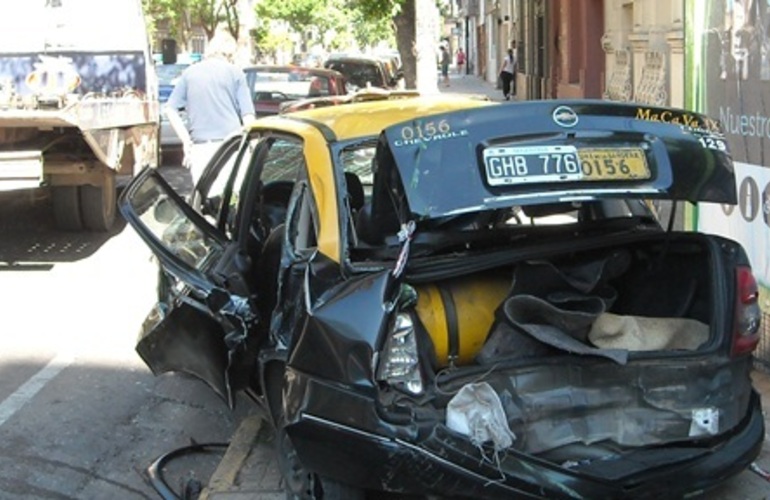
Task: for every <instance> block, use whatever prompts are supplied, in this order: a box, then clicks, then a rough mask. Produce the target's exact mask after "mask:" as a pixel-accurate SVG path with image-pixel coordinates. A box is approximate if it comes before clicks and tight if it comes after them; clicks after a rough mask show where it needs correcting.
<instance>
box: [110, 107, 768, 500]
mask: <svg viewBox="0 0 770 500" xmlns="http://www.w3.org/2000/svg"><path fill="white" fill-rule="evenodd" d="M649 200H674V201H689V202H712V203H726V204H735V202H736V186H735V178H734V175H733V163H732V160H731V157H730V153H729V150H728V147H727V143H726V142H725V139H724V137H723V135H722V132H721V130H720V127H719V124H718V123H716V122H714V121H712V120H709V119H708V118H707V117H704V116H700V115H697V114H693V113H689V112H687V111H683V110H674V109H664V108H649V107H644V106H637V105H635V104H628V103H626V104H620V103H610V102H605V101H591V100H586V101H561V100H556V101H536V102H516V103H492V102H489V101H483V100H479V99H471V98H462V97H458V96H446V95H443V96H400V97H398V98H395V99H390V98H388V97H387V96H384V95H383V96H382V97H381V98H380V99H372V100H369V101H368V102H359V103H349V104H344V105H339V106H329V107H319V108H318V109H312V110H307V111H298V112H295V113H291V114H286V115H279V116H272V117H268V118H264V119H260V120H257V122H256V123H255V124H254V125H253V126H251V127H250V128H249V129H248V130H245V131H243V133H241V134H238V135H236V136H233V137H231V138H230V139H229V140H228V141H226V142H225V143H224V144H223V145H222V147H221V149H220V150H219V152H218V154H217V155H216V156H215V158H213V159H212V161H211V163H210V164H209V166H208V169H207V171H206V174H205V175H204V176H203V177H202V179H201V181H200V182H199V184H198V185H197V186H196V188H195V191H194V193H193V194H192V195H191V197H190V198H189V199H184V198H183V197H181V196H180V195H179V194H177V193H176V192H174V190H173V189H171V187H169V184H168V183H167V182H166V181H165V180H164V178H163V175H162V171H159V170H156V169H147V170H145V171H143V172H142V173H141V174H140V175H138V176H137V177H136V178H135V179H134V180H133V181H132V183H131V184H130V185H129V186H128V187H127V188H126V190H125V191H124V192H123V194H122V196H121V199H120V209H121V211H122V213H123V215H124V216H125V217H126V219H127V220H128V222H129V223H130V224H131V225H132V226H133V228H134V229H135V230H136V231H137V232H138V233H139V234H140V235H141V237H142V238H143V239H144V240H145V241H146V243H147V244H148V245H149V246H150V247H151V249H152V250H153V252H154V253H155V254H156V255H157V258H158V261H159V264H160V268H161V274H160V278H161V279H160V285H159V301H158V303H157V305H156V307H155V308H154V309H153V310H152V311H151V313H150V315H149V316H148V318H147V320H146V321H145V322H144V324H143V325H142V328H141V332H140V336H139V341H138V345H137V351H138V353H139V354H140V355H141V357H142V358H143V359H144V361H145V362H146V363H147V364H148V365H149V367H150V368H151V369H152V371H153V372H154V373H155V374H160V373H163V372H168V371H179V372H185V373H188V374H192V375H194V376H196V377H199V378H200V379H202V380H203V381H205V382H206V383H207V384H208V385H209V386H210V387H211V388H212V389H214V390H215V391H216V392H217V393H218V394H219V395H220V396H221V397H222V398H224V400H225V401H227V402H228V403H230V404H232V403H233V397H234V394H235V393H236V392H237V391H243V392H244V393H247V394H249V395H251V396H253V398H254V400H255V401H257V402H258V403H260V404H262V405H264V407H265V408H266V410H267V412H266V414H267V415H269V417H270V419H271V420H272V423H273V424H274V426H275V430H276V443H277V449H278V452H277V453H278V462H279V464H280V467H281V471H282V473H283V475H284V477H285V485H286V488H287V490H288V493H289V497H290V498H315V499H318V498H325V499H351V498H364V495H365V494H367V492H371V491H379V492H390V493H391V494H393V495H395V497H396V498H403V497H401V496H399V495H431V496H433V497H452V498H463V497H468V498H477V499H479V498H485V499H492V498H501V499H510V498H524V497H527V498H532V497H544V498H635V499H636V498H656V499H658V498H668V497H676V498H683V497H688V496H691V495H697V494H701V493H703V492H705V491H708V490H709V489H710V488H712V487H714V486H716V485H718V484H720V483H722V482H723V481H725V480H726V479H728V478H730V477H732V476H734V475H735V474H737V473H739V472H741V471H742V470H744V469H745V468H747V467H748V466H749V465H750V463H751V462H752V461H753V460H754V458H755V457H756V456H757V455H758V454H759V452H760V449H761V446H762V443H763V440H764V422H763V418H762V413H761V406H760V401H759V396H758V395H757V393H756V391H755V390H754V389H753V387H752V383H751V379H750V371H751V364H752V352H753V350H754V349H755V347H756V345H757V342H758V340H759V318H760V313H759V308H758V305H757V285H756V282H755V280H754V277H753V274H752V270H751V267H750V263H749V260H748V258H747V255H746V253H745V251H744V249H743V248H742V247H741V246H740V244H738V243H736V242H735V241H731V240H728V239H725V238H722V237H718V236H714V235H709V234H700V233H693V232H683V231H677V230H675V229H674V227H673V225H672V224H667V223H665V220H659V218H658V216H656V214H654V213H653V212H652V211H651V209H650V208H649V206H650V205H649V204H648V201H649ZM674 206H676V205H674ZM672 217H673V216H672ZM380 494H382V493H380Z"/></svg>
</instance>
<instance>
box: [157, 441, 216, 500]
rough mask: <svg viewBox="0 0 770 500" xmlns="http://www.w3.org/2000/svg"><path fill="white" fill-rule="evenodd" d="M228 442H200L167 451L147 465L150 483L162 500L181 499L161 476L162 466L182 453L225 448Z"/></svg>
mask: <svg viewBox="0 0 770 500" xmlns="http://www.w3.org/2000/svg"><path fill="white" fill-rule="evenodd" d="M228 446H229V443H201V444H193V445H190V446H185V447H183V448H177V449H175V450H172V451H169V452H168V453H165V454H163V455H161V456H160V457H158V458H157V459H155V461H154V462H153V463H151V464H150V466H149V467H147V474H148V475H149V477H150V485H151V486H152V487H153V489H154V490H155V491H157V492H158V494H159V495H160V497H161V498H163V500H182V497H181V496H179V495H177V494H176V493H175V492H174V490H172V489H171V487H170V486H169V485H168V483H166V480H165V479H164V478H163V467H164V466H165V465H166V463H167V462H168V461H169V460H173V459H175V458H179V457H180V456H182V455H186V454H188V453H198V452H201V451H210V450H209V448H227V447H228Z"/></svg>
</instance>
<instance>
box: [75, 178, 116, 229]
mask: <svg viewBox="0 0 770 500" xmlns="http://www.w3.org/2000/svg"><path fill="white" fill-rule="evenodd" d="M80 209H81V213H82V216H83V224H84V225H85V228H86V229H88V230H91V231H102V232H104V231H109V230H110V228H112V225H113V224H114V223H115V213H116V211H117V206H116V191H115V174H114V173H110V174H107V175H106V176H105V177H104V184H103V185H101V186H91V185H83V186H80Z"/></svg>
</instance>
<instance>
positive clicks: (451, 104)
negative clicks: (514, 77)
mask: <svg viewBox="0 0 770 500" xmlns="http://www.w3.org/2000/svg"><path fill="white" fill-rule="evenodd" d="M495 104H496V103H494V102H492V101H488V100H483V99H480V98H478V97H473V96H467V95H462V94H437V95H435V96H418V97H399V98H395V99H379V100H371V101H365V102H355V103H346V104H339V105H335V106H325V107H320V108H316V109H310V110H305V111H297V112H294V113H288V114H285V115H280V116H276V117H269V118H266V119H263V120H269V121H270V122H271V123H272V126H276V127H281V125H279V123H280V122H284V123H285V121H296V120H301V121H304V120H308V121H311V122H315V123H317V124H320V125H323V126H325V127H326V128H328V129H329V130H331V131H332V132H333V133H334V135H335V136H336V138H337V140H347V139H353V138H356V137H367V136H372V135H377V134H379V133H380V131H382V129H384V128H386V127H389V126H391V125H393V124H395V123H400V122H403V121H407V120H410V119H413V118H419V117H421V116H427V115H433V114H438V113H445V112H449V111H455V110H460V109H468V108H475V107H480V106H489V105H495ZM263 120H258V122H259V121H263ZM263 123H264V122H263ZM265 125H266V124H265ZM263 126H264V125H263ZM260 128H261V127H260ZM291 128H294V127H291Z"/></svg>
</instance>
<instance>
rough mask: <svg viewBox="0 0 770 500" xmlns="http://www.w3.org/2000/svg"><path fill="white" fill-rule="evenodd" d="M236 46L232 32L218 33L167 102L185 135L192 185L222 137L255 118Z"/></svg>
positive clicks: (168, 112) (174, 124)
mask: <svg viewBox="0 0 770 500" xmlns="http://www.w3.org/2000/svg"><path fill="white" fill-rule="evenodd" d="M236 50H237V43H236V41H235V39H234V38H233V37H232V36H231V35H230V34H229V33H226V32H218V33H217V34H215V35H214V37H213V38H212V39H211V41H210V42H209V43H208V46H207V47H206V53H205V57H204V60H203V61H201V62H199V63H195V64H193V65H191V66H190V67H188V68H187V69H185V70H184V72H183V73H182V75H181V76H180V77H179V81H178V82H177V84H176V85H175V86H174V90H173V91H172V92H171V95H170V96H169V98H168V102H167V104H166V106H165V108H164V112H165V113H166V116H167V117H168V121H169V123H170V124H171V127H172V128H173V129H174V132H176V134H177V135H178V136H179V138H180V139H181V140H182V145H183V147H184V155H185V160H184V161H185V165H186V166H187V168H189V169H190V175H191V177H192V182H193V185H195V184H197V182H198V179H200V176H201V174H202V173H203V170H204V169H205V168H206V165H207V164H208V162H209V160H210V159H211V157H212V156H213V155H214V153H215V152H216V150H217V149H218V148H219V146H220V144H221V143H222V141H223V140H224V139H225V138H226V137H227V136H229V135H230V134H232V133H233V132H235V131H236V130H238V129H239V128H241V127H242V126H243V125H244V124H248V123H250V122H251V121H253V120H254V116H255V113H254V102H253V101H252V100H251V92H249V88H248V85H247V83H246V77H245V76H244V73H243V71H242V70H241V69H240V68H239V67H238V66H236V65H235V64H233V62H232V61H233V59H234V57H235V52H236ZM182 109H184V110H185V111H186V113H187V124H185V122H184V120H183V119H182V117H181V115H180V114H179V111H180V110H182Z"/></svg>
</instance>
